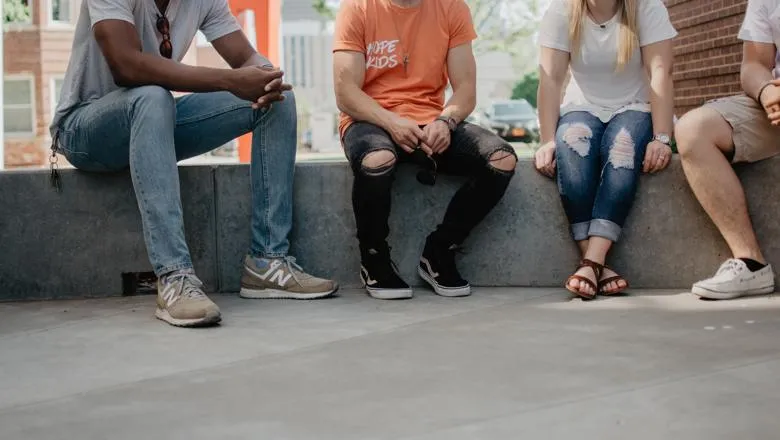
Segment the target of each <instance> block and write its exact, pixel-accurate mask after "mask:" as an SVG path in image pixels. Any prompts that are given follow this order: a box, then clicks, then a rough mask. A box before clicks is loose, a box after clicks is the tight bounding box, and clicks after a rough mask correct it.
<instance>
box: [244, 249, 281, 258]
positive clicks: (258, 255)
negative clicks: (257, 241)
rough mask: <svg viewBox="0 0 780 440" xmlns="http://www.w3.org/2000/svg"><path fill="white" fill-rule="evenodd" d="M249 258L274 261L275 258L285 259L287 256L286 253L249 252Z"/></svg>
mask: <svg viewBox="0 0 780 440" xmlns="http://www.w3.org/2000/svg"><path fill="white" fill-rule="evenodd" d="M249 256H250V257H252V258H264V259H266V260H275V259H277V258H285V257H286V256H287V252H257V251H254V250H250V251H249Z"/></svg>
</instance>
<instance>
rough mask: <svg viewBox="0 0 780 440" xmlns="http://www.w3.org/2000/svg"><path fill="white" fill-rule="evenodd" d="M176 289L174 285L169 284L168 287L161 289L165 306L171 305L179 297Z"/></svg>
mask: <svg viewBox="0 0 780 440" xmlns="http://www.w3.org/2000/svg"><path fill="white" fill-rule="evenodd" d="M178 293H179V292H178V290H177V289H176V286H171V287H170V288H168V289H166V290H163V293H162V299H163V301H165V307H170V306H172V305H173V303H175V302H176V300H178V299H179V296H180V295H179V294H178Z"/></svg>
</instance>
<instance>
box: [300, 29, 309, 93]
mask: <svg viewBox="0 0 780 440" xmlns="http://www.w3.org/2000/svg"><path fill="white" fill-rule="evenodd" d="M307 40H309V38H308V37H300V38H299V39H298V41H299V42H300V43H301V47H300V54H299V55H298V56H299V57H300V58H301V59H300V63H299V66H300V70H301V78H300V80H299V81H298V84H299V85H300V86H301V87H306V86H307V85H308V81H307V79H308V78H307V76H306V74H307V72H306V64H308V61H309V57H308V56H307V55H308V53H309V51H307V50H306V43H307Z"/></svg>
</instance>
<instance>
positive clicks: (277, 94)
mask: <svg viewBox="0 0 780 440" xmlns="http://www.w3.org/2000/svg"><path fill="white" fill-rule="evenodd" d="M292 88H293V87H292V85H291V84H287V83H281V85H280V86H279V88H278V89H277V90H273V91H271V92H268V93H266V94H265V95H263V96H261V97H260V98H258V99H257V101H256V102H254V103H252V108H253V109H255V110H257V109H259V108H269V107H271V105H272V104H273V103H274V102H278V101H284V99H285V97H284V93H283V92H287V91H290V90H292Z"/></svg>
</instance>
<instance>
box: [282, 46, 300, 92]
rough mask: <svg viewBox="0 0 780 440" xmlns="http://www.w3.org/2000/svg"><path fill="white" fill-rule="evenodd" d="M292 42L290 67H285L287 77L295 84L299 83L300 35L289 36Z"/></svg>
mask: <svg viewBox="0 0 780 440" xmlns="http://www.w3.org/2000/svg"><path fill="white" fill-rule="evenodd" d="M288 41H289V43H290V63H289V65H288V68H287V69H285V71H286V73H287V74H286V75H285V76H286V77H287V78H289V80H290V81H291V82H292V83H293V84H294V85H298V83H299V80H298V37H296V36H292V37H290V38H289V40H288Z"/></svg>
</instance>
